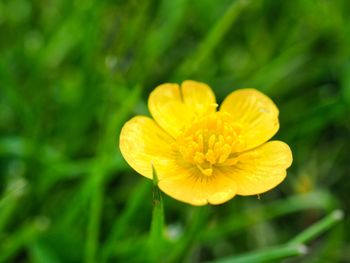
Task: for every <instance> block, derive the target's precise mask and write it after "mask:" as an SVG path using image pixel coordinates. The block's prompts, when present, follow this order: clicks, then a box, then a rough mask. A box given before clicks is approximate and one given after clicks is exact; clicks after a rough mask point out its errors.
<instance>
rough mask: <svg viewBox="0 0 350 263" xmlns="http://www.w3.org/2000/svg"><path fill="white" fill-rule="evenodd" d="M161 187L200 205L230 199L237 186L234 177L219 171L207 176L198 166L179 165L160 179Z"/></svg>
mask: <svg viewBox="0 0 350 263" xmlns="http://www.w3.org/2000/svg"><path fill="white" fill-rule="evenodd" d="M179 175H180V176H179ZM159 188H160V189H161V190H162V191H163V192H165V193H166V194H168V195H169V196H171V197H173V198H175V199H177V200H180V201H182V202H185V203H189V204H192V205H198V206H200V205H206V204H207V203H210V204H221V203H224V202H226V201H228V200H230V199H231V198H233V197H234V196H235V194H236V189H237V186H236V183H235V181H234V180H233V179H230V178H229V177H227V176H226V175H224V174H222V173H220V172H219V171H217V172H215V173H214V174H213V176H212V177H205V176H203V174H201V172H200V171H199V170H198V168H197V167H193V166H192V167H185V166H181V165H178V166H177V167H173V169H172V170H169V171H168V176H166V177H163V178H162V179H161V180H159Z"/></svg>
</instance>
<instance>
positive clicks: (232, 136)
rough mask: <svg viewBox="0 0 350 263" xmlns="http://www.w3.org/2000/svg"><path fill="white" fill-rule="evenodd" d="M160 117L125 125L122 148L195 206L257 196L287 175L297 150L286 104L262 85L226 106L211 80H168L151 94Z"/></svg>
mask: <svg viewBox="0 0 350 263" xmlns="http://www.w3.org/2000/svg"><path fill="white" fill-rule="evenodd" d="M148 107H149V110H150V112H151V114H152V117H153V119H151V118H149V117H145V116H136V117H134V118H132V119H131V120H129V121H128V122H127V123H125V125H124V127H123V129H122V131H121V134H120V150H121V152H122V155H123V156H124V158H125V160H126V161H127V162H128V163H129V164H130V166H131V167H133V168H134V169H135V170H136V171H137V172H138V173H140V174H141V175H143V176H145V177H147V178H150V179H152V166H153V167H154V168H155V170H156V172H157V175H158V180H159V181H158V183H159V188H160V189H161V190H162V191H163V192H165V193H166V194H168V195H170V196H172V197H173V198H175V199H177V200H180V201H183V202H186V203H190V204H192V205H205V204H207V203H211V204H220V203H223V202H226V201H228V200H230V199H231V198H233V197H234V196H235V195H256V194H260V193H263V192H266V191H268V190H270V189H272V188H274V187H275V186H277V185H278V184H279V183H281V182H282V181H283V179H284V178H285V177H286V169H287V168H288V167H289V166H290V165H291V163H292V153H291V151H290V148H289V147H288V145H287V144H285V143H284V142H281V141H269V142H267V141H268V140H269V139H270V138H271V137H272V136H273V135H274V134H275V133H276V132H277V131H278V129H279V122H278V109H277V107H276V106H275V104H274V103H273V102H272V100H271V99H270V98H268V97H267V96H266V95H264V94H262V93H261V92H259V91H257V90H255V89H240V90H236V91H234V92H232V93H231V94H229V95H228V96H227V97H226V99H225V100H224V101H223V103H222V105H221V106H220V108H219V109H217V108H218V105H217V104H216V100H215V95H214V93H213V92H212V90H211V89H210V87H209V86H207V85H206V84H204V83H200V82H196V81H190V80H187V81H184V82H183V83H182V85H181V87H180V86H179V85H177V84H171V83H166V84H162V85H160V86H158V87H156V88H155V89H154V90H153V91H152V93H151V94H150V96H149V100H148Z"/></svg>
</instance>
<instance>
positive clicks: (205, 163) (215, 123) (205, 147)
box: [177, 112, 243, 176]
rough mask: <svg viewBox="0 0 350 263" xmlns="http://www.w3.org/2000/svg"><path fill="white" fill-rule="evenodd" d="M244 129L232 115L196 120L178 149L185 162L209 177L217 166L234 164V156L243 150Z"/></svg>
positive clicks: (218, 115) (211, 116) (214, 115)
mask: <svg viewBox="0 0 350 263" xmlns="http://www.w3.org/2000/svg"><path fill="white" fill-rule="evenodd" d="M240 130H241V128H240V126H239V125H238V124H236V123H234V122H233V120H232V118H231V116H230V115H229V114H227V113H223V112H215V113H212V114H210V115H206V116H203V117H200V118H198V119H196V120H194V121H193V122H192V123H191V125H190V126H188V127H186V128H185V129H184V131H183V133H182V134H181V135H180V136H179V137H178V138H177V146H178V150H179V152H180V153H181V154H182V156H183V158H184V160H185V161H187V162H189V163H191V164H194V165H196V166H197V167H198V169H199V170H200V171H201V172H202V174H203V175H205V176H211V175H212V173H213V166H215V165H216V166H220V165H232V164H234V163H235V158H233V156H232V154H234V153H235V152H237V151H239V149H240V148H242V144H243V142H242V140H241V138H240V136H239V135H240Z"/></svg>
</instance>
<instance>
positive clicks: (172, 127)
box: [148, 81, 216, 138]
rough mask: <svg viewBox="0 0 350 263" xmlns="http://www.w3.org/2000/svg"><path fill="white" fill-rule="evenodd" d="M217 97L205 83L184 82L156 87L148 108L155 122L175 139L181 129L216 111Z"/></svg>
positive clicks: (150, 97)
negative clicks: (199, 116)
mask: <svg viewBox="0 0 350 263" xmlns="http://www.w3.org/2000/svg"><path fill="white" fill-rule="evenodd" d="M215 105H216V102H215V96H214V94H213V92H212V90H211V89H210V87H209V86H207V85H206V84H204V83H200V82H195V81H184V82H183V84H182V86H181V89H180V87H179V85H178V84H173V83H166V84H162V85H160V86H158V87H156V88H155V89H154V90H153V91H152V92H151V94H150V96H149V99H148V108H149V110H150V112H151V114H152V116H153V118H154V119H155V121H156V122H157V123H158V124H159V125H160V126H161V127H162V128H163V129H164V130H165V131H166V132H168V133H169V134H170V135H172V136H173V137H174V138H175V137H176V136H177V135H178V134H179V132H180V131H181V129H182V128H183V127H184V126H185V125H187V124H188V123H190V122H191V120H192V119H193V118H194V117H195V116H197V115H199V114H205V113H208V112H210V111H212V112H214V111H215Z"/></svg>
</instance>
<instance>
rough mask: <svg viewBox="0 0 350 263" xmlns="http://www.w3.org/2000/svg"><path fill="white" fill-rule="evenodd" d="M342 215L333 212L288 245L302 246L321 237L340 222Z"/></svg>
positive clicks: (341, 213)
mask: <svg viewBox="0 0 350 263" xmlns="http://www.w3.org/2000/svg"><path fill="white" fill-rule="evenodd" d="M343 217H344V213H343V211H341V210H335V211H333V212H332V213H331V214H329V215H328V216H326V217H325V218H323V219H322V220H320V221H319V222H317V223H315V224H314V225H312V226H310V227H309V228H307V229H306V230H304V231H303V232H301V233H300V234H299V235H297V236H296V237H295V238H293V239H292V240H291V241H290V242H289V243H290V244H304V243H308V242H309V241H311V240H313V239H315V238H316V237H317V236H319V235H321V234H322V233H323V232H325V231H326V230H327V229H329V228H331V227H332V226H333V225H334V224H336V223H337V222H339V221H340V220H342V219H343Z"/></svg>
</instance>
